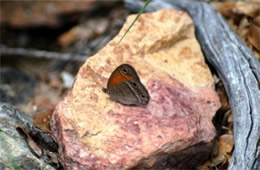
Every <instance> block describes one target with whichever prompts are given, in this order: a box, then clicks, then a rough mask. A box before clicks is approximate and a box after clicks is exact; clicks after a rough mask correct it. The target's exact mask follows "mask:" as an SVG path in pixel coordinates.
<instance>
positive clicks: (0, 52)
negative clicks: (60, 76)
mask: <svg viewBox="0 0 260 170" xmlns="http://www.w3.org/2000/svg"><path fill="white" fill-rule="evenodd" d="M16 55H17V56H24V57H35V58H45V59H59V60H72V61H81V62H84V61H86V59H87V58H88V56H84V55H78V54H73V53H59V52H49V51H41V50H36V49H26V48H9V47H6V46H4V45H0V56H16Z"/></svg>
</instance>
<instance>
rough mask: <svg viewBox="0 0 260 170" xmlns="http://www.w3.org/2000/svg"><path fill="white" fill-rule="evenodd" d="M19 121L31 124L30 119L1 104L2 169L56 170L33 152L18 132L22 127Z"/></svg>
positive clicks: (0, 164)
mask: <svg viewBox="0 0 260 170" xmlns="http://www.w3.org/2000/svg"><path fill="white" fill-rule="evenodd" d="M18 119H19V120H20V121H23V122H26V124H27V126H29V124H30V123H29V122H31V119H30V117H28V116H26V115H25V114H22V113H21V112H18V111H17V110H15V109H13V108H12V107H11V106H10V105H7V104H0V169H1V170H2V169H3V170H5V169H42V170H52V169H53V170H54V169H55V168H53V167H52V166H50V165H49V164H47V163H46V162H45V161H43V160H41V159H39V158H37V156H35V155H34V154H33V153H32V152H31V149H30V148H29V147H28V143H27V142H26V141H25V138H24V136H23V135H21V134H20V133H19V132H18V130H17V128H18V127H20V126H21V125H20V121H19V120H18Z"/></svg>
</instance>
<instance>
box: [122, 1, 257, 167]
mask: <svg viewBox="0 0 260 170" xmlns="http://www.w3.org/2000/svg"><path fill="white" fill-rule="evenodd" d="M125 2H126V6H127V7H128V8H130V9H132V10H135V11H139V10H140V9H141V8H142V6H143V3H142V2H140V1H134V0H125ZM161 8H175V9H181V10H184V11H186V12H187V13H188V14H189V15H190V16H191V18H192V19H193V22H194V25H195V31H196V36H197V39H198V41H199V43H200V45H201V48H202V51H203V53H204V56H205V57H206V59H207V61H208V62H209V63H210V64H211V65H212V66H213V67H214V68H215V70H216V71H217V73H218V75H219V76H220V78H221V80H222V81H223V83H224V85H225V89H226V91H227V94H228V97H229V102H230V104H231V109H232V112H233V120H234V143H235V148H234V151H233V155H232V161H231V163H230V165H229V170H237V169H243V170H247V169H248V170H252V169H255V170H256V169H259V167H260V105H259V104H260V90H259V88H260V87H259V80H260V63H259V61H258V60H257V59H256V57H255V56H254V55H253V53H252V51H251V50H250V49H249V48H248V47H247V46H246V45H245V44H244V43H243V42H242V40H241V39H240V38H239V37H238V36H237V35H236V33H234V31H233V30H232V29H231V28H230V27H229V26H228V24H227V23H226V22H225V20H224V19H223V17H222V16H221V15H220V14H219V13H217V12H216V11H215V10H214V9H213V8H212V7H211V6H210V5H209V4H207V3H203V2H197V1H191V0H181V1H180V0H169V1H167V0H165V1H162V0H160V1H158V0H154V1H152V2H151V3H150V4H149V5H148V7H147V9H146V11H155V10H159V9H161Z"/></svg>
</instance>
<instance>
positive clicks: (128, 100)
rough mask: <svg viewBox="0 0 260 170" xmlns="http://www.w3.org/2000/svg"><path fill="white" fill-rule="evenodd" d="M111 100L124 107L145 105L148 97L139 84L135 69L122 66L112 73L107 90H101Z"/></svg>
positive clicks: (142, 86)
mask: <svg viewBox="0 0 260 170" xmlns="http://www.w3.org/2000/svg"><path fill="white" fill-rule="evenodd" d="M103 91H104V92H105V93H107V94H108V95H109V96H110V98H111V99H112V100H115V101H117V102H119V103H121V104H125V105H146V104H148V102H149V99H150V96H149V93H148V91H147V90H146V88H145V87H144V85H143V84H142V83H141V81H140V78H139V77H138V75H137V72H136V71H135V69H134V68H133V67H132V66H131V65H129V64H122V65H120V66H119V67H117V68H116V69H115V71H113V73H112V74H111V76H110V78H109V79H108V83H107V89H105V88H103Z"/></svg>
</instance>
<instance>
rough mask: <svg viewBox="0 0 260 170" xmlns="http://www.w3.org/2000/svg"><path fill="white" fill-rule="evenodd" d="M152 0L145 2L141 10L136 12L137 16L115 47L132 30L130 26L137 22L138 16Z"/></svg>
mask: <svg viewBox="0 0 260 170" xmlns="http://www.w3.org/2000/svg"><path fill="white" fill-rule="evenodd" d="M151 1H152V0H147V1H146V2H145V4H144V6H143V8H142V9H141V10H140V11H139V12H138V14H137V16H136V17H135V20H134V21H133V22H132V23H131V25H130V26H129V27H128V29H127V30H126V32H125V33H124V35H123V36H122V37H121V39H120V40H119V42H118V43H117V45H118V44H119V43H120V42H121V41H122V40H123V38H124V37H125V36H126V34H127V33H128V31H129V30H130V29H131V28H132V26H133V25H134V23H135V22H136V21H137V19H138V18H139V17H140V15H141V14H142V13H143V12H144V10H145V8H146V7H147V5H148V4H149V3H150V2H151Z"/></svg>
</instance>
